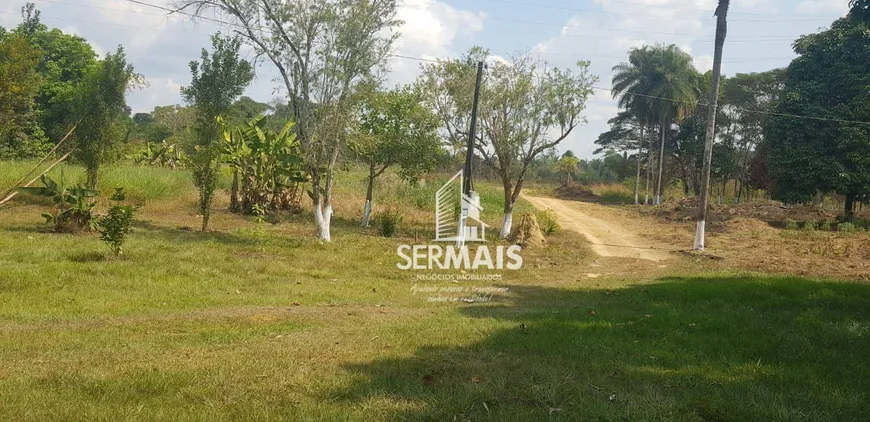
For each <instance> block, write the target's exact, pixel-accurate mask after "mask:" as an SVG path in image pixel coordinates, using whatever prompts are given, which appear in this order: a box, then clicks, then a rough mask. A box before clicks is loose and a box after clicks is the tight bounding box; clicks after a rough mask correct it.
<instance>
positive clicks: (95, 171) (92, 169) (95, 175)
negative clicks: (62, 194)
mask: <svg viewBox="0 0 870 422" xmlns="http://www.w3.org/2000/svg"><path fill="white" fill-rule="evenodd" d="M99 170H100V168H99V166H98V165H97V164H89V165H88V166H87V168H85V174H86V175H87V182H86V184H87V187H88V189H91V190H96V189H97V183H98V182H99V180H98V179H99Z"/></svg>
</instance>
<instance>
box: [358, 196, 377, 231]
mask: <svg viewBox="0 0 870 422" xmlns="http://www.w3.org/2000/svg"><path fill="white" fill-rule="evenodd" d="M373 207H374V204H372V201H370V200H366V205H365V206H364V207H363V216H362V224H360V226H361V227H368V226H369V219H370V218H371V215H372V208H373Z"/></svg>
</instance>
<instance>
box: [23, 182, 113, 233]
mask: <svg viewBox="0 0 870 422" xmlns="http://www.w3.org/2000/svg"><path fill="white" fill-rule="evenodd" d="M39 181H40V182H42V186H30V187H21V188H18V191H19V192H22V193H26V194H30V195H35V196H41V197H45V198H49V199H51V200H52V202H54V207H53V208H52V210H51V212H47V213H43V214H42V216H43V217H45V222H46V223H49V224H54V230H55V231H56V232H78V231H81V230H90V229H91V228H92V214H91V210H92V209H93V208H94V205H95V204H96V202H94V201H92V200H91V199H92V198H94V197H96V196H97V194H98V192H97V191H95V190H91V189H87V188H86V187H84V186H83V185H71V186H67V185H66V184H65V183H64V180H63V175H61V178H60V182H56V181H54V180H53V179H52V178H50V177H48V176H46V175H44V174H43V175H42V176H40V178H39Z"/></svg>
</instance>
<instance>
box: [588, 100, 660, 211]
mask: <svg viewBox="0 0 870 422" xmlns="http://www.w3.org/2000/svg"><path fill="white" fill-rule="evenodd" d="M638 115H640V116H641V117H638ZM643 115H644V114H643V113H642V112H641V113H638V110H637V109H635V110H625V111H622V112H620V113H619V114H617V115H616V117H614V118H612V119H610V120H608V121H607V123H609V124H610V130H609V131H607V132H604V133H602V134H601V135H598V139H596V140H595V144H596V145H600V147H599V148H597V149H596V150H595V154H599V153H601V152H603V151H612V150H617V151H629V150H637V154H636V155H635V161H636V163H635V164H636V172H635V179H634V204H635V205H638V204H639V203H640V170H641V164H642V163H643V156H642V152H643V141H644V129H645V127H646V125H647V123H646V122H645V121H644V120H642V119H644V117H643ZM647 148H649V147H647Z"/></svg>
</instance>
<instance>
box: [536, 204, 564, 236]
mask: <svg viewBox="0 0 870 422" xmlns="http://www.w3.org/2000/svg"><path fill="white" fill-rule="evenodd" d="M537 214H538V215H537V218H538V224H539V225H540V227H541V231H542V232H544V234H545V235H547V236H549V235H551V234H553V233H556V232H557V231H559V229H561V228H562V226H560V225H559V223H558V222H557V221H556V216H555V214H554V213H553V210H546V211H543V212H539V213H537Z"/></svg>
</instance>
